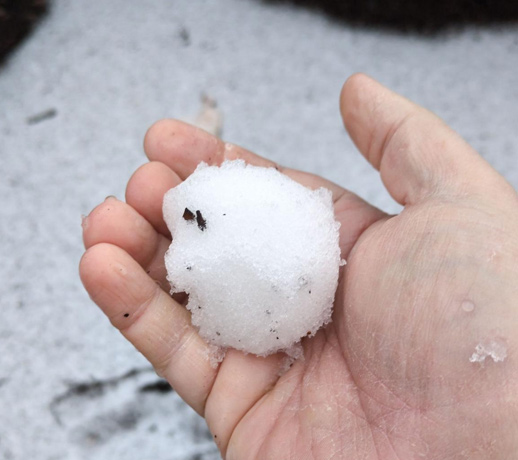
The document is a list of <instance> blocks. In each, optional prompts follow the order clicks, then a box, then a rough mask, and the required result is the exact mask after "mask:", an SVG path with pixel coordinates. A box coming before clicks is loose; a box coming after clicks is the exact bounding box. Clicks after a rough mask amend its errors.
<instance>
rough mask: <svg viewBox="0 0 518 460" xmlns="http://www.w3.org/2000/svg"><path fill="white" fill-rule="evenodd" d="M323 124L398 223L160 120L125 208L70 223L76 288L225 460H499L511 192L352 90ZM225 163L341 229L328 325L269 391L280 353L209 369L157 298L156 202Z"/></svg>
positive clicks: (317, 181) (514, 425)
mask: <svg viewBox="0 0 518 460" xmlns="http://www.w3.org/2000/svg"><path fill="white" fill-rule="evenodd" d="M341 110H342V116H343V118H344V122H345V126H346V128H347V129H348V131H349V133H350V135H351V137H352V139H353V140H354V142H355V143H356V145H357V146H358V148H359V150H360V151H361V152H362V154H363V155H364V156H365V157H366V158H367V159H368V160H369V161H370V162H371V164H373V166H374V167H376V168H377V169H379V170H380V173H381V177H382V179H383V181H384V183H385V185H386V187H387V189H388V191H389V192H390V193H391V195H392V196H393V197H394V199H396V200H397V201H398V202H399V203H401V204H402V205H404V210H403V211H402V212H401V214H399V215H397V216H388V215H386V214H384V213H383V212H381V211H380V210H378V209H376V208H373V207H372V206H370V205H369V204H367V203H365V202H364V201H363V200H361V199H360V198H358V197H357V196H355V195H353V194H352V193H350V192H347V191H346V190H344V189H342V188H340V187H338V186H336V185H334V184H332V183H330V182H328V181H326V180H324V179H322V178H320V177H317V176H314V175H311V174H307V173H302V172H299V171H294V170H290V169H283V168H280V167H279V166H276V165H273V164H272V163H271V162H270V161H268V160H265V159H263V158H261V157H258V156H257V155H254V154H252V153H250V152H248V151H246V150H244V149H242V148H240V147H237V146H235V145H231V144H225V143H223V142H222V141H220V140H219V139H216V138H214V137H212V136H211V135H209V134H208V133H206V132H204V131H201V130H199V129H197V128H194V127H192V126H189V125H186V124H184V123H180V122H177V121H172V120H165V121H162V122H159V123H157V124H155V125H154V126H153V127H152V128H151V129H150V130H149V132H148V134H147V135H146V140H145V150H146V153H147V155H148V157H149V159H150V162H149V163H147V164H146V165H144V166H142V167H141V168H140V169H139V170H137V172H136V173H135V174H134V175H133V177H132V178H131V179H130V181H129V183H128V187H127V192H126V201H127V203H124V202H121V201H118V200H116V199H114V198H109V199H107V200H106V201H105V202H104V203H102V204H101V205H99V206H98V207H97V208H96V209H95V210H94V211H92V213H91V214H90V215H89V216H88V217H87V218H86V219H85V222H84V241H85V246H86V248H87V251H86V253H85V255H84V257H83V259H82V261H81V266H80V272H81V278H82V280H83V283H84V285H85V287H86V289H87V290H88V292H89V294H90V296H91V297H92V299H93V300H94V301H95V302H96V303H97V304H98V305H99V306H100V307H101V308H102V310H103V311H104V312H105V313H106V315H107V316H108V317H109V318H110V321H111V322H112V323H113V325H114V326H115V327H117V328H118V329H120V331H121V332H122V334H123V335H124V336H125V337H126V338H127V339H128V340H130V341H131V342H132V343H133V344H134V345H135V347H136V348H138V349H139V350H140V351H141V352H142V353H143V354H144V355H145V356H146V357H147V358H148V359H149V361H150V362H151V363H152V364H153V366H154V367H155V369H156V370H157V372H158V373H159V374H161V375H162V376H164V377H165V378H166V379H167V380H168V381H169V382H170V383H171V385H172V386H173V387H174V388H175V390H176V391H177V392H178V393H179V394H180V396H182V398H184V399H185V401H187V403H189V404H190V405H191V406H192V407H193V408H194V409H195V410H196V411H198V412H199V413H200V414H202V415H203V416H204V417H205V418H206V420H207V423H208V425H209V427H210V429H211V432H212V433H213V436H214V439H215V441H216V443H217V444H218V446H219V448H220V450H221V452H222V455H223V456H224V457H226V458H228V459H282V460H284V459H296V460H302V459H331V458H336V459H339V458H344V459H355V460H356V459H376V460H388V459H400V460H401V459H417V458H425V459H437V460H439V459H440V460H443V459H488V458H495V459H497V458H498V459H514V458H517V457H515V455H516V452H518V436H517V434H516V433H517V432H518V391H517V390H518V367H517V364H516V357H515V350H516V345H517V340H518V339H517V336H518V334H517V333H516V331H517V330H518V287H517V285H518V281H517V280H518V237H517V235H518V199H517V196H516V193H515V192H514V190H513V189H512V188H511V187H510V186H509V185H508V184H507V183H506V182H505V181H504V180H503V178H501V176H499V175H498V174H497V173H496V172H495V171H494V170H492V169H491V168H490V167H489V165H487V164H486V163H485V162H484V160H483V159H482V158H481V157H480V156H478V155H477V154H476V152H474V151H473V150H472V149H471V148H470V147H469V146H468V145H467V144H466V143H464V141H463V140H462V139H460V138H459V137H458V136H457V135H456V134H455V133H454V132H452V131H451V130H450V129H449V128H447V127H446V126H445V125H444V124H443V123H442V122H441V121H440V120H439V119H437V118H436V117H435V116H433V115H432V114H431V113H429V112H427V111H425V110H424V109H422V108H419V107H417V106H415V105H414V104H412V103H410V102H409V101H407V100H405V99H403V98H401V97H399V96H397V95H396V94H394V93H392V92H390V91H388V90H387V89H385V88H383V87H382V86H381V85H379V84H378V83H376V82H375V81H373V80H371V79H370V78H368V77H366V76H363V75H355V76H353V77H351V78H350V79H349V80H348V82H347V83H346V84H345V86H344V89H343V91H342V97H341ZM236 158H242V159H244V160H245V161H247V162H249V163H252V164H256V165H261V166H276V167H278V168H280V169H281V171H282V172H283V173H284V174H286V175H288V176H290V177H292V178H293V179H295V180H297V181H299V182H300V183H302V184H304V185H306V186H308V187H311V188H318V187H321V186H324V187H327V188H329V189H330V190H331V191H332V192H333V196H334V202H335V215H336V218H337V220H339V221H340V222H341V239H340V246H341V251H342V257H344V258H346V259H347V261H348V264H347V266H346V267H345V268H344V269H343V271H342V273H341V276H340V283H339V287H338V290H337V296H336V300H335V306H334V314H333V322H332V323H330V324H329V325H327V327H325V328H324V329H322V330H320V331H319V332H318V333H317V334H316V336H315V337H312V338H308V339H304V340H303V347H304V357H305V359H304V360H299V361H297V362H295V363H294V364H293V365H292V367H291V368H290V369H289V370H288V371H287V372H285V373H284V374H283V375H282V376H281V377H279V371H280V369H281V367H282V365H283V356H282V355H280V354H279V355H273V356H269V357H267V358H258V357H255V356H253V355H245V354H243V353H241V352H237V351H235V350H230V351H228V352H227V355H226V357H225V359H224V360H223V362H222V363H221V364H220V366H219V368H217V369H216V368H213V367H212V366H211V364H210V362H209V360H208V358H207V351H208V346H207V345H206V344H205V343H204V342H203V340H202V339H201V338H200V337H199V336H198V334H197V333H196V331H195V329H194V328H193V327H192V326H191V324H190V320H189V312H188V311H187V310H186V309H185V307H184V306H183V304H182V300H183V299H182V298H175V299H173V298H171V296H170V295H169V294H168V291H169V287H168V283H167V281H166V279H165V276H166V273H165V268H164V262H163V256H164V253H165V251H166V249H167V247H168V245H169V243H170V240H169V238H170V235H169V233H168V230H167V228H166V226H165V223H164V221H163V219H162V210H161V205H162V197H163V195H164V193H165V192H166V191H167V190H168V189H170V188H171V187H174V186H175V185H177V184H179V183H180V182H181V181H182V180H184V179H185V178H186V177H187V176H189V174H191V173H192V172H193V171H194V169H195V168H196V166H197V164H198V163H199V162H200V161H205V162H207V163H209V164H219V163H221V162H222V161H223V160H224V159H236Z"/></svg>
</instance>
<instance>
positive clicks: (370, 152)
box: [340, 74, 514, 205]
mask: <svg viewBox="0 0 518 460" xmlns="http://www.w3.org/2000/svg"><path fill="white" fill-rule="evenodd" d="M340 110H341V113H342V117H343V120H344V125H345V128H346V129H347V131H348V132H349V135H350V136H351V138H352V140H353V142H354V143H355V144H356V146H357V147H358V149H359V150H360V152H361V153H362V154H363V156H364V157H365V158H366V159H367V160H368V161H369V162H370V163H371V164H372V165H373V166H374V167H375V168H376V169H378V170H379V171H380V174H381V178H382V180H383V183H384V184H385V186H386V188H387V190H388V191H389V193H390V194H391V195H392V197H393V198H394V199H395V200H396V201H398V202H399V203H400V204H403V205H408V204H414V203H418V202H420V201H422V200H425V199H427V198H430V197H431V196H434V195H435V196H443V197H444V196H448V197H452V196H456V195H465V194H466V193H476V192H477V191H479V192H481V193H486V194H487V190H488V187H489V189H491V188H493V187H500V188H501V187H502V186H503V187H504V188H505V187H508V188H509V185H508V184H507V183H506V182H505V180H504V179H503V178H502V177H501V176H500V175H499V174H498V173H497V172H496V171H495V170H494V169H493V168H492V167H491V166H490V165H489V164H488V163H487V162H486V161H485V160H484V159H483V158H482V157H481V156H480V155H479V154H478V153H477V152H476V151H475V150H473V149H472V148H471V147H470V146H469V145H468V144H467V143H466V142H465V141H464V140H463V139H462V138H461V137H460V136H459V135H458V134H457V133H455V132H454V131H453V130H452V129H450V128H449V127H448V126H447V125H446V124H445V123H444V122H443V121H442V120H441V119H439V118H438V117H437V116H435V115H434V114H433V113H431V112H429V111H428V110H425V109H423V108H422V107H420V106H418V105H416V104H414V103H412V102H410V101H409V100H407V99H405V98H403V97H402V96H399V95H398V94H396V93H394V92H392V91H390V90H388V89H387V88H385V87H384V86H382V85H381V84H379V83H378V82H376V81H375V80H373V79H371V78H370V77H368V76H366V75H363V74H356V75H353V76H352V77H350V78H349V79H348V80H347V81H346V83H345V84H344V87H343V89H342V93H341V96H340ZM513 193H514V191H513Z"/></svg>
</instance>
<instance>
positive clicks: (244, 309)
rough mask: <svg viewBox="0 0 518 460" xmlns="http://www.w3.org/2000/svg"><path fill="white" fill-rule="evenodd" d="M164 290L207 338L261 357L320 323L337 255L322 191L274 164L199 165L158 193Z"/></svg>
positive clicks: (325, 317)
mask: <svg viewBox="0 0 518 460" xmlns="http://www.w3.org/2000/svg"><path fill="white" fill-rule="evenodd" d="M163 212H164V219H165V221H166V223H167V226H168V227H169V229H170V231H171V234H172V243H171V246H170V247H169V250H168V251H167V253H166V256H165V264H166V267H167V273H168V280H169V282H170V283H171V287H172V292H186V293H188V294H189V300H188V303H187V308H188V309H189V310H190V311H191V313H192V323H193V325H194V326H196V327H197V328H198V330H199V333H200V335H201V337H203V338H204V339H205V340H206V341H207V342H208V343H210V344H213V345H216V346H219V347H223V348H227V347H232V348H235V349H238V350H242V351H245V352H249V353H254V354H257V355H261V356H266V355H269V354H271V353H275V352H277V351H280V350H288V349H289V348H290V347H291V346H292V345H294V344H295V343H297V342H299V341H300V339H301V338H302V337H304V336H312V335H314V334H315V333H316V331H317V330H318V329H319V328H320V327H321V326H322V325H323V324H326V323H328V322H329V321H330V318H331V311H332V307H333V300H334V296H335V291H336V287H337V283H338V271H339V266H340V263H341V259H340V248H339V245H338V229H339V226H340V224H338V223H337V222H336V221H335V219H334V215H333V203H332V198H331V192H330V191H329V190H327V189H324V188H320V189H319V190H314V191H313V190H309V189H307V188H305V187H303V186H302V185H300V184H298V183H297V182H295V181H293V180H291V179H290V178H288V177H287V176H285V175H283V174H281V173H280V172H278V171H277V170H276V169H274V168H261V167H257V166H251V165H247V164H245V162H244V161H242V160H236V161H226V162H224V163H223V164H222V165H221V166H220V167H216V166H207V165H206V164H205V163H201V164H200V165H199V166H198V168H197V169H196V171H194V173H193V174H192V175H191V176H189V177H188V178H187V179H186V180H185V182H183V183H181V184H180V185H178V186H177V187H175V188H173V189H171V190H169V191H168V192H167V193H166V195H165V197H164V206H163Z"/></svg>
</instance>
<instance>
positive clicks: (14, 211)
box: [0, 0, 518, 460]
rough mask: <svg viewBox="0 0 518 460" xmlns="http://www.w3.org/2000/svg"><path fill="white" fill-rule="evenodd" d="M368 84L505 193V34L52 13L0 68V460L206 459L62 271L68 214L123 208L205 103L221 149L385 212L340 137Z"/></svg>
mask: <svg viewBox="0 0 518 460" xmlns="http://www.w3.org/2000/svg"><path fill="white" fill-rule="evenodd" d="M357 71H363V72H367V73H369V74H370V75H372V76H373V77H375V78H377V79H379V80H380V81H381V82H383V83H384V84H386V85H388V86H389V87H391V88H393V89H394V90H396V91H398V92H400V93H402V94H404V95H405V96H407V97H409V98H411V99H413V100H414V101H416V102H418V103H420V104H422V105H424V106H426V107H428V108H430V109H431V110H433V111H435V112H436V113H437V114H439V115H440V116H441V117H443V118H444V119H445V120H446V122H448V123H449V124H450V125H452V126H453V127H454V128H455V129H456V130H457V131H459V132H460V133H461V134H462V135H463V136H464V137H465V138H467V140H468V141H469V142H470V143H471V144H472V145H473V146H474V147H475V148H477V149H478V150H479V151H480V152H481V153H482V154H483V155H484V156H485V157H486V158H487V160H488V161H489V162H490V163H492V164H493V166H494V167H495V168H497V169H498V170H499V171H500V172H501V173H502V174H503V175H504V176H505V177H506V178H507V179H508V180H509V181H510V182H511V183H512V184H513V185H514V186H515V187H518V129H517V127H518V28H517V27H514V28H509V27H508V28H504V29H501V28H492V29H467V30H465V31H463V32H460V33H449V34H445V35H440V36H438V37H435V38H425V37H418V36H400V35H397V34H393V33H386V32H376V31H365V30H361V29H354V28H350V27H348V26H345V25H343V24H341V23H338V22H333V21H331V20H329V19H328V18H326V17H325V16H322V15H320V14H318V13H313V12H309V11H306V10H303V9H297V8H291V7H285V6H282V7H276V6H268V5H264V4H262V3H261V2H260V1H259V0H218V1H216V0H176V1H173V0H163V1H159V2H141V1H137V0H132V1H128V0H110V1H105V0H88V1H86V0H77V1H71V0H55V1H54V2H52V11H51V13H50V15H49V16H48V17H47V18H46V19H45V20H44V21H43V22H42V23H41V24H40V26H39V27H38V28H37V30H36V31H35V33H34V34H33V35H32V36H31V37H30V38H29V39H28V40H27V41H26V42H25V43H24V44H23V46H21V47H20V48H19V49H18V50H17V51H16V53H15V54H14V55H13V56H12V57H11V59H10V60H9V62H8V63H7V65H5V66H4V67H3V68H1V69H0V162H1V163H0V171H1V175H0V196H1V198H2V199H1V203H0V257H1V259H0V260H1V263H0V305H1V317H0V459H2V460H3V459H5V460H11V459H15V460H18V459H19V460H26V459H42V460H59V459H67V460H68V459H70V460H72V459H96V460H104V459H118V458H125V459H129V460H133V459H135V460H137V459H138V460H147V459H149V460H151V459H153V460H175V459H179V460H180V459H181V460H188V459H189V460H190V459H192V460H194V459H198V460H207V459H216V458H219V456H218V454H217V451H216V448H215V446H214V445H213V444H212V441H211V439H210V436H209V435H208V433H207V431H206V429H205V426H204V422H203V420H201V419H200V418H199V417H197V416H196V415H195V414H194V412H193V411H192V410H190V409H189V408H188V407H187V406H186V405H184V404H183V403H182V402H181V401H180V400H179V398H178V397H177V395H176V394H175V393H174V392H171V391H170V392H167V391H164V390H165V388H164V387H163V386H162V385H161V384H160V382H159V381H158V378H157V377H156V375H155V374H154V373H153V372H152V370H151V369H149V367H148V365H147V363H146V362H145V360H144V359H143V358H142V357H141V356H140V355H139V354H138V353H137V352H135V351H134V350H133V349H132V347H131V346H130V345H128V344H127V343H126V341H125V340H123V338H122V336H120V335H119V334H118V332H117V331H115V330H114V329H113V328H112V327H111V326H110V325H109V323H108V321H107V320H106V319H105V318H104V316H103V315H102V314H101V312H100V311H98V310H97V308H96V307H95V306H94V305H93V304H92V302H91V301H90V300H89V298H88V296H87V295H86V293H85V292H84V291H83V289H82V287H81V284H80V282H79V278H78V275H77V265H78V261H79V258H80V256H81V253H82V241H81V226H80V223H81V214H88V212H89V211H90V210H91V208H93V207H94V206H95V205H96V204H97V203H99V202H100V201H102V200H103V199H104V198H105V197H106V196H107V195H110V194H114V195H117V196H118V197H119V198H122V197H123V194H124V187H125V183H126V180H127V179H128V177H129V175H130V174H131V172H132V171H133V170H134V169H135V168H136V167H137V166H139V165H140V164H141V163H143V162H144V161H145V157H144V155H143V152H142V139H143V136H144V133H145V131H146V129H147V128H148V127H149V125H151V124H152V123H153V122H154V121H155V120H157V119H159V118H162V117H179V118H189V117H192V116H194V115H195V114H196V112H197V111H198V110H199V107H200V96H201V94H202V93H206V94H208V95H209V96H211V97H212V98H214V99H216V100H217V102H218V105H219V108H220V109H221V111H222V112H223V114H224V129H223V136H224V138H225V139H227V140H229V141H232V142H235V143H239V144H242V145H244V146H247V147H248V148H250V149H252V150H255V151H256V152H258V153H260V154H262V155H265V156H268V157H270V158H272V159H274V160H275V161H277V162H279V163H282V164H284V165H289V166H291V167H295V168H299V169H303V170H307V171H312V172H316V173H318V174H322V175H324V176H326V177H328V178H329V179H331V180H333V181H335V182H338V183H339V184H341V185H344V186H346V187H349V188H350V189H352V190H353V191H355V192H357V193H359V194H360V195H361V196H363V197H364V198H367V199H369V200H371V201H372V202H374V203H375V204H376V205H378V206H380V207H382V208H384V209H385V210H388V211H392V212H394V211H397V210H398V207H397V206H395V205H394V204H393V203H392V202H391V200H390V198H389V197H388V195H387V193H386V192H384V190H383V188H382V186H381V183H380V180H379V178H378V176H377V174H376V173H375V172H373V171H372V170H371V168H370V167H369V166H368V164H367V163H366V162H365V161H364V160H363V159H362V158H361V157H360V155H359V154H358V153H356V152H355V149H354V147H353V145H352V143H351V142H350V140H349V139H348V138H347V136H346V134H345V133H344V131H343V129H342V126H341V120H340V117H339V113H338V95H339V92H340V88H341V86H342V83H343V82H344V80H345V79H346V78H347V76H349V75H350V74H351V73H353V72H357Z"/></svg>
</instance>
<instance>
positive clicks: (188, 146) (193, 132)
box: [144, 119, 345, 202]
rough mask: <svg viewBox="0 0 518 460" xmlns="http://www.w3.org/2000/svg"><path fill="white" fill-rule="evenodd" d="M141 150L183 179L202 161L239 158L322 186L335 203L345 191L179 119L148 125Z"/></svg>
mask: <svg viewBox="0 0 518 460" xmlns="http://www.w3.org/2000/svg"><path fill="white" fill-rule="evenodd" d="M144 151H145V152H146V155H147V157H148V158H149V159H150V160H151V161H160V162H161V163H164V164H166V165H168V166H169V167H170V168H171V169H172V170H173V171H174V172H175V173H176V174H178V176H179V177H180V178H181V179H182V180H185V179H186V178H187V177H188V176H190V175H191V174H192V173H193V172H194V170H195V169H196V167H197V166H198V164H199V163H201V162H202V161H203V162H205V163H207V164H209V165H220V164H221V163H223V161H225V160H238V159H241V160H244V161H245V162H246V163H248V164H251V165H254V166H262V167H266V168H268V167H271V168H275V169H277V170H278V171H280V172H282V173H283V174H286V175H287V176H289V177H291V178H292V179H293V180H295V181H297V182H299V183H301V184H302V185H304V186H306V187H308V188H311V189H317V188H320V187H325V188H327V189H329V190H331V192H332V194H333V201H335V202H336V201H337V200H338V198H340V197H341V196H342V195H343V194H344V193H345V190H344V189H343V188H342V187H340V186H338V185H336V184H334V183H333V182H331V181H328V180H326V179H324V178H322V177H319V176H316V175H314V174H309V173H305V172H303V171H297V170H295V169H290V168H284V167H282V166H280V165H278V164H277V163H275V162H274V161H271V160H268V159H266V158H263V157H261V156H259V155H256V154H255V153H252V152H250V151H249V150H246V149H244V148H242V147H239V146H238V145H234V144H230V143H228V142H224V141H222V140H221V139H219V138H218V137H216V136H213V135H212V134H210V133H208V132H206V131H204V130H203V129H201V128H198V127H196V126H193V125H189V124H187V123H184V122H182V121H178V120H170V119H165V120H160V121H158V122H156V123H155V124H154V125H153V126H151V128H149V130H148V132H147V133H146V136H145V138H144Z"/></svg>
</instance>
